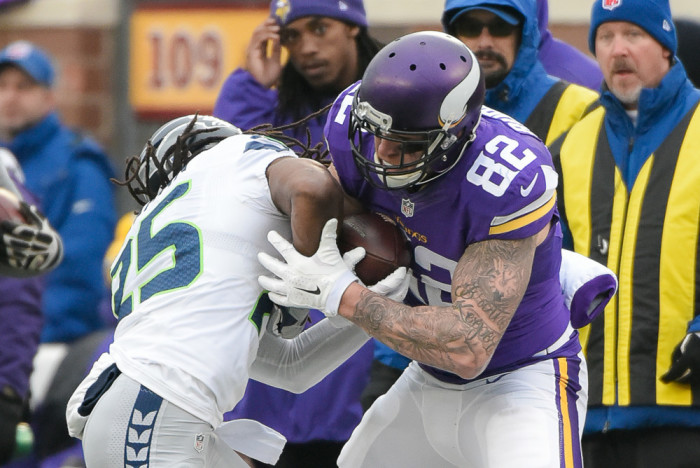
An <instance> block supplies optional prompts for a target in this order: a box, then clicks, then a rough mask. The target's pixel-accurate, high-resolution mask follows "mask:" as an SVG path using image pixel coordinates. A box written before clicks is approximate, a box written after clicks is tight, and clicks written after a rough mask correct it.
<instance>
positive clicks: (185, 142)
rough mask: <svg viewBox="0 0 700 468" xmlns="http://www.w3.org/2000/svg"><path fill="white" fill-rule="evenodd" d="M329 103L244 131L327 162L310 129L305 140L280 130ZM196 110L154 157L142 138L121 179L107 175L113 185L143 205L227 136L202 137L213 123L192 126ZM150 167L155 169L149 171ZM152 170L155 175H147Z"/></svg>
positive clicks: (149, 144) (300, 122)
mask: <svg viewBox="0 0 700 468" xmlns="http://www.w3.org/2000/svg"><path fill="white" fill-rule="evenodd" d="M330 106H331V105H330V104H329V105H327V106H325V107H324V108H322V109H319V110H318V111H316V112H314V113H312V114H309V115H307V116H306V117H304V118H303V119H300V120H298V121H296V122H293V123H290V124H287V125H282V126H279V127H273V126H272V124H262V125H258V126H256V127H253V128H251V129H249V130H246V131H245V132H243V133H245V134H249V135H261V136H265V137H268V138H273V139H275V140H278V141H280V142H281V143H284V144H285V145H286V146H288V147H289V148H290V149H292V150H294V151H295V152H296V153H297V154H298V155H299V157H300V158H309V159H314V160H316V161H319V162H321V163H322V164H324V165H326V166H327V165H328V164H329V163H330V160H329V158H328V150H327V149H325V148H324V145H323V143H317V144H316V145H313V146H311V132H310V131H309V130H308V128H307V129H306V142H305V143H304V142H302V141H300V140H298V139H296V138H293V137H290V136H288V135H285V134H284V133H283V131H284V130H287V129H290V128H294V127H298V126H301V125H304V124H305V123H306V122H308V121H309V120H312V119H315V118H317V117H318V116H319V115H321V114H323V113H325V112H326V111H328V109H329V108H330ZM197 117H198V114H195V115H194V116H193V117H192V120H190V122H189V124H188V125H187V127H186V128H185V129H184V130H183V131H182V133H181V134H180V135H178V137H177V140H176V141H175V143H174V144H172V145H171V146H170V147H169V148H167V150H166V151H165V152H164V153H163V154H162V156H160V157H158V152H157V150H156V148H155V146H154V145H153V143H152V142H151V140H148V142H146V147H145V148H144V150H143V151H142V152H141V154H140V155H138V156H131V157H129V158H127V161H126V169H125V173H124V180H121V181H120V180H116V179H111V180H112V182H114V183H115V184H117V185H120V186H126V188H127V189H128V190H129V193H130V194H131V196H132V197H133V198H134V200H136V202H137V203H138V204H139V205H141V206H143V205H145V204H146V203H148V202H149V201H151V200H152V199H153V198H155V197H156V195H157V194H158V192H160V190H161V189H163V188H165V187H166V186H168V184H170V182H171V181H172V180H173V178H175V177H176V176H177V175H178V174H179V173H180V171H181V170H182V169H183V168H184V167H185V166H187V163H189V162H190V161H191V160H192V159H194V158H195V157H196V156H197V155H199V154H200V153H202V152H203V151H204V150H205V149H208V148H209V147H210V146H212V145H214V144H216V143H218V142H220V141H221V140H223V139H225V138H228V136H220V135H217V136H210V137H202V135H203V134H206V133H209V132H216V131H217V130H218V129H217V128H216V127H208V128H194V127H195V123H196V122H197ZM151 168H154V169H155V171H152V170H151ZM154 172H155V174H156V175H157V177H154V176H151V177H149V175H150V174H153V173H154Z"/></svg>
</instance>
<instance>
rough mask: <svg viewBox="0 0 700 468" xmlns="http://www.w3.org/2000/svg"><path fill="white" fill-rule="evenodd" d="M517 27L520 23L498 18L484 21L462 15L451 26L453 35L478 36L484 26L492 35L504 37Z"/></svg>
mask: <svg viewBox="0 0 700 468" xmlns="http://www.w3.org/2000/svg"><path fill="white" fill-rule="evenodd" d="M519 27H520V25H512V24H510V23H506V22H505V21H503V20H502V19H500V18H496V19H495V20H494V21H490V22H488V23H484V22H481V21H479V20H478V19H476V18H470V17H464V18H458V19H457V21H456V22H455V24H454V26H453V27H452V28H453V29H454V34H455V36H463V37H479V36H481V32H482V31H483V30H484V28H486V29H488V31H489V34H490V35H492V36H493V37H506V36H510V35H511V34H513V33H514V32H515V31H516V30H517V29H518V28H519Z"/></svg>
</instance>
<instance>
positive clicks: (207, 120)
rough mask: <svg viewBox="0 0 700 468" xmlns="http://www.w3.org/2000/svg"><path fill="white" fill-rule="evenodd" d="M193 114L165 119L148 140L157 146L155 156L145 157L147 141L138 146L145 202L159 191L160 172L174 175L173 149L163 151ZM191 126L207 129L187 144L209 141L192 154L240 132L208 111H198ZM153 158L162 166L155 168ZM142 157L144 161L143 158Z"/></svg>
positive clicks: (193, 128)
mask: <svg viewBox="0 0 700 468" xmlns="http://www.w3.org/2000/svg"><path fill="white" fill-rule="evenodd" d="M194 117H195V115H194V114H193V115H185V116H182V117H177V118H175V119H173V120H171V121H169V122H167V123H166V124H164V125H163V126H162V127H160V128H159V129H158V130H156V131H155V133H153V135H152V136H151V138H150V139H149V140H148V141H149V143H150V144H151V145H152V146H153V148H155V150H156V151H155V157H154V158H148V152H147V150H148V145H146V146H145V147H144V148H143V150H141V154H140V155H139V161H141V162H142V164H141V165H140V166H139V178H140V179H141V180H142V181H147V193H143V194H142V195H141V197H140V198H141V199H142V200H141V201H142V202H144V203H147V202H148V201H150V200H152V199H153V198H154V197H155V196H156V195H157V194H158V191H159V189H160V186H161V177H162V176H163V175H165V176H166V178H167V179H168V180H169V179H171V178H172V177H174V176H175V175H176V174H172V172H173V169H174V168H173V155H172V152H171V153H170V154H169V155H166V153H168V151H169V150H170V148H171V147H172V146H173V145H174V144H175V143H176V142H177V139H178V137H179V136H180V135H182V134H183V132H184V131H185V129H186V128H187V126H188V125H189V124H190V122H192V120H193V119H194ZM192 130H194V131H196V130H206V131H205V132H202V133H198V134H196V135H194V136H191V137H190V138H189V139H188V141H187V142H186V144H187V145H188V146H192V145H194V144H196V143H199V142H202V143H204V141H205V140H211V143H209V144H203V145H201V147H200V148H198V149H197V151H196V154H194V155H192V156H196V155H197V154H199V153H201V152H202V151H205V150H207V149H209V148H211V147H213V146H215V145H216V144H217V143H218V142H219V141H221V140H223V139H224V138H228V137H230V136H234V135H240V134H241V133H242V132H241V130H240V129H239V128H238V127H235V126H234V125H231V124H230V123H228V122H226V121H224V120H221V119H219V118H216V117H212V116H210V115H198V116H197V120H196V122H195V123H194V125H193V127H192ZM153 159H155V160H156V161H159V162H160V163H161V164H162V167H161V168H158V166H157V165H156V164H155V163H154V161H153ZM144 160H146V161H145V162H144Z"/></svg>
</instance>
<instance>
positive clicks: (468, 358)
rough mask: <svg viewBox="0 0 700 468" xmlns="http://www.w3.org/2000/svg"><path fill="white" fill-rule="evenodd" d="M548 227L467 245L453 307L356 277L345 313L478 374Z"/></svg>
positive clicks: (446, 364) (381, 335)
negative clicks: (418, 302) (416, 302)
mask: <svg viewBox="0 0 700 468" xmlns="http://www.w3.org/2000/svg"><path fill="white" fill-rule="evenodd" d="M548 230H549V227H546V228H544V229H543V230H542V231H541V232H539V233H538V234H536V235H534V236H532V237H529V238H527V239H522V240H515V241H506V240H487V241H483V242H478V243H475V244H472V245H470V246H468V247H467V249H466V250H465V251H464V254H463V255H462V258H461V259H460V260H459V263H458V264H457V267H456V268H455V272H454V276H453V280H452V305H451V306H448V307H445V306H442V307H439V306H419V307H410V306H407V305H405V304H400V303H397V302H394V301H391V300H389V299H387V298H385V297H382V296H380V295H378V294H375V293H373V292H371V291H369V290H367V289H366V288H363V287H362V286H360V285H359V284H356V283H355V284H353V285H351V286H350V287H349V288H348V289H347V290H346V291H345V294H344V295H343V298H342V301H341V304H340V309H339V311H338V313H339V314H340V315H342V316H343V317H345V318H347V319H348V320H351V321H352V322H354V323H355V324H356V325H358V326H359V327H361V328H363V329H364V330H365V331H367V333H368V334H369V335H371V336H373V337H375V338H377V339H378V340H380V341H382V342H384V343H386V344H387V345H388V346H390V347H391V348H393V349H395V350H396V351H398V352H400V353H401V354H403V355H404V356H407V357H409V358H411V359H415V360H417V361H419V362H422V363H425V364H428V365H431V366H434V367H438V368H440V369H444V370H446V371H449V372H452V373H454V374H457V375H459V376H460V377H462V378H465V379H472V378H475V377H477V376H478V375H479V374H481V372H483V370H484V369H485V368H486V366H487V365H488V363H489V361H490V360H491V357H492V356H493V353H494V351H495V349H496V346H498V343H499V341H500V340H501V337H502V336H503V333H504V332H505V330H506V328H507V327H508V324H509V323H510V320H511V318H512V317H513V314H514V313H515V310H516V309H517V308H518V305H519V304H520V301H521V300H522V298H523V295H524V294H525V290H526V288H527V285H528V283H529V281H530V273H531V270H532V261H533V258H534V253H535V248H536V247H537V245H539V243H540V242H542V241H543V240H544V239H545V237H546V236H547V232H548Z"/></svg>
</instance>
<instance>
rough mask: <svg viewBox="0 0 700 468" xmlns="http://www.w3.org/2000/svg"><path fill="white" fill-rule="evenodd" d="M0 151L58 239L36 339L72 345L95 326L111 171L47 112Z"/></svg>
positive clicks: (95, 149) (110, 224) (109, 218)
mask: <svg viewBox="0 0 700 468" xmlns="http://www.w3.org/2000/svg"><path fill="white" fill-rule="evenodd" d="M0 145H2V146H6V147H7V148H8V149H9V150H10V151H12V152H13V153H14V154H15V156H16V157H17V159H18V160H19V162H20V164H21V166H22V169H23V170H24V173H25V176H26V186H27V188H28V189H29V190H30V191H31V192H32V193H33V194H35V195H36V196H37V198H38V199H39V205H40V206H41V209H42V210H43V212H44V214H46V217H47V218H48V219H49V221H50V222H51V224H52V225H53V226H54V228H55V229H56V230H57V231H58V233H59V234H60V235H61V237H62V239H63V249H64V250H63V261H62V262H61V264H60V265H59V266H58V267H57V268H56V269H55V270H54V271H52V272H51V273H49V274H48V275H47V276H46V290H45V291H44V298H43V302H42V304H43V305H42V311H43V313H44V320H45V323H44V328H43V330H42V333H41V341H42V342H69V341H73V340H75V339H77V338H79V337H81V336H83V335H85V334H87V333H89V332H91V331H94V330H97V329H99V328H101V327H102V326H103V324H102V320H101V319H100V316H99V313H98V305H99V303H100V300H101V299H102V298H103V297H104V295H105V294H106V292H107V288H106V285H105V278H104V273H103V266H102V262H103V258H104V254H105V251H106V250H107V246H108V245H109V243H110V241H111V240H112V237H113V235H114V227H115V224H116V218H117V215H116V210H115V206H114V193H113V185H112V183H111V182H110V181H109V178H110V177H113V174H114V173H113V169H112V167H111V164H110V162H109V159H108V157H107V156H106V155H105V153H104V152H103V151H102V150H101V149H100V148H99V146H98V145H97V144H96V143H95V142H94V141H92V140H90V139H89V138H85V137H83V136H82V135H80V134H78V133H76V132H74V131H72V130H70V129H68V128H67V127H65V126H63V125H62V124H61V123H60V121H59V118H58V115H57V114H55V113H53V114H50V115H48V116H47V117H46V118H44V119H43V120H42V121H41V122H39V123H38V124H37V125H35V126H34V127H31V128H29V129H27V130H25V131H24V132H22V133H20V134H19V135H17V136H16V137H15V138H14V139H13V140H12V141H11V142H9V143H7V142H0Z"/></svg>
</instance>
